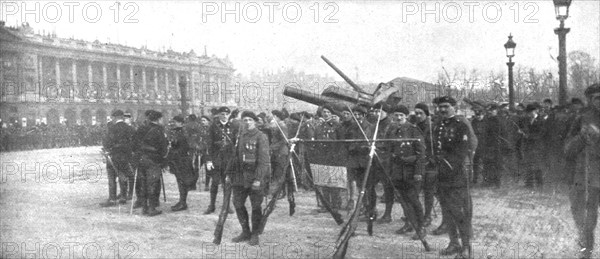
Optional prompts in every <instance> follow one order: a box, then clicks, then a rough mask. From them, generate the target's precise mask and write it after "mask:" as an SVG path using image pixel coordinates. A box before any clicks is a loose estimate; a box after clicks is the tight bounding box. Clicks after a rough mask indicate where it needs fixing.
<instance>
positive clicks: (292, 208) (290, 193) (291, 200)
mask: <svg viewBox="0 0 600 259" xmlns="http://www.w3.org/2000/svg"><path fill="white" fill-rule="evenodd" d="M275 125H277V128H278V129H279V132H281V135H282V136H283V139H285V142H287V144H288V145H290V141H289V140H288V139H287V136H286V134H285V132H283V130H282V129H281V127H280V126H279V122H277V121H275ZM298 133H300V125H298V131H297V132H296V137H298ZM294 147H295V144H291V146H290V152H292V150H293V149H294ZM288 160H289V162H290V165H292V166H291V173H292V175H291V179H292V184H293V189H292V190H291V191H290V190H288V192H287V198H288V203H289V204H290V216H293V215H294V213H295V212H296V201H295V200H294V192H295V191H296V190H297V189H298V187H297V184H296V176H295V172H294V166H293V161H292V157H291V156H290V155H289V154H288ZM284 172H285V174H284V175H283V177H282V178H283V179H284V180H283V181H281V182H280V184H281V185H282V186H285V182H286V181H285V180H286V178H287V173H288V170H287V168H284ZM281 189H282V190H283V187H282V188H281ZM275 197H277V196H275Z"/></svg>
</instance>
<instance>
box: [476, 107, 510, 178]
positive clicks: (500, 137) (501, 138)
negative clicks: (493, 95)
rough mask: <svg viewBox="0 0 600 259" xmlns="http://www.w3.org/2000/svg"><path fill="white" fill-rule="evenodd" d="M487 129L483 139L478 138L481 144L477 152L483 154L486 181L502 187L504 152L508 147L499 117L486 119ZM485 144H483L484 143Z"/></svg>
mask: <svg viewBox="0 0 600 259" xmlns="http://www.w3.org/2000/svg"><path fill="white" fill-rule="evenodd" d="M485 123H486V128H485V131H484V132H483V135H482V136H481V137H479V136H478V139H479V141H480V144H479V145H478V146H479V148H478V149H477V150H482V151H483V152H482V153H483V164H484V168H485V175H484V181H485V182H486V184H490V185H493V186H496V187H500V183H501V178H502V172H503V170H504V161H503V160H504V159H503V154H504V153H505V152H504V150H506V148H507V147H508V143H506V134H505V131H504V127H503V125H502V123H501V121H500V119H499V117H498V116H488V117H486V118H485ZM482 142H483V143H482Z"/></svg>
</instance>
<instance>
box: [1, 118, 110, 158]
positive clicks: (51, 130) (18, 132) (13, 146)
mask: <svg viewBox="0 0 600 259" xmlns="http://www.w3.org/2000/svg"><path fill="white" fill-rule="evenodd" d="M0 126H1V127H0V152H7V151H19V150H36V149H49V148H63V147H78V146H97V145H100V143H101V142H102V137H101V136H102V133H103V132H104V131H105V128H106V127H105V126H103V125H99V124H97V125H66V124H58V125H46V124H43V123H42V124H39V125H33V126H27V127H21V126H20V125H19V124H12V123H4V122H0Z"/></svg>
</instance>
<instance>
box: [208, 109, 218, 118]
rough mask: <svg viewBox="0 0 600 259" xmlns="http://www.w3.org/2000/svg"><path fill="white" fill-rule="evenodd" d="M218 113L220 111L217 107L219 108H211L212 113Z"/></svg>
mask: <svg viewBox="0 0 600 259" xmlns="http://www.w3.org/2000/svg"><path fill="white" fill-rule="evenodd" d="M217 113H219V109H217V108H212V109H210V114H212V115H213V116H214V115H217Z"/></svg>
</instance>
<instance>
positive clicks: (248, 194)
mask: <svg viewBox="0 0 600 259" xmlns="http://www.w3.org/2000/svg"><path fill="white" fill-rule="evenodd" d="M242 121H243V123H244V126H245V127H246V129H245V130H244V131H243V134H242V135H241V136H240V139H239V140H238V141H239V143H238V145H237V150H236V153H237V159H236V164H237V166H238V168H237V170H229V171H228V172H227V177H226V181H227V182H230V183H231V186H232V191H233V206H234V207H235V212H236V214H237V217H238V220H239V222H240V225H241V226H242V233H241V234H240V235H239V236H237V237H235V238H233V239H232V241H233V242H235V243H239V242H242V241H246V240H249V244H250V245H253V246H255V245H258V243H259V239H258V235H259V234H260V233H259V232H260V230H259V225H260V222H261V220H262V201H263V198H264V192H263V191H264V188H265V186H266V180H267V178H268V174H269V168H270V156H269V142H268V140H267V136H266V135H265V134H263V133H262V132H261V131H259V130H258V129H257V128H256V122H257V121H258V117H257V116H256V115H255V114H254V113H253V112H251V111H244V112H243V113H242ZM248 198H250V204H251V206H252V231H251V230H250V224H249V222H248V210H247V209H246V205H245V203H246V199H248Z"/></svg>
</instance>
